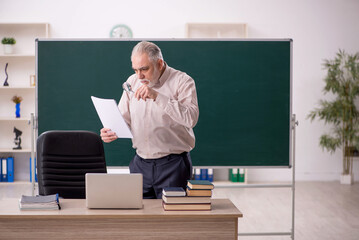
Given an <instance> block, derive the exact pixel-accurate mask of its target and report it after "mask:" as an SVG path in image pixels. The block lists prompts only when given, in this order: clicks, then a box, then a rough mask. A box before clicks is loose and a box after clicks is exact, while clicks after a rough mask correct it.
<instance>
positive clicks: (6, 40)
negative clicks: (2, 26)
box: [1, 37, 16, 45]
mask: <svg viewBox="0 0 359 240" xmlns="http://www.w3.org/2000/svg"><path fill="white" fill-rule="evenodd" d="M1 43H2V44H10V45H14V44H15V43H16V40H15V39H14V38H6V37H4V38H3V39H2V40H1Z"/></svg>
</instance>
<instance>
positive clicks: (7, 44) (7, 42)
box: [1, 37, 16, 54]
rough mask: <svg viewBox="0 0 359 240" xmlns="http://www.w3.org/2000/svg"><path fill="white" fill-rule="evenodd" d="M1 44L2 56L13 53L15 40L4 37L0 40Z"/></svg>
mask: <svg viewBox="0 0 359 240" xmlns="http://www.w3.org/2000/svg"><path fill="white" fill-rule="evenodd" d="M1 43H2V44H4V54H11V53H13V45H14V44H15V43H16V40H15V39H14V38H6V37H4V38H3V39H2V40H1Z"/></svg>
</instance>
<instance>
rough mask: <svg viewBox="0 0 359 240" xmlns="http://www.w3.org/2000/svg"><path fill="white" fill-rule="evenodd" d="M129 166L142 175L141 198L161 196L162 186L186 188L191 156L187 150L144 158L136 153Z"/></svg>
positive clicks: (189, 175)
mask: <svg viewBox="0 0 359 240" xmlns="http://www.w3.org/2000/svg"><path fill="white" fill-rule="evenodd" d="M129 167H130V172H131V173H142V175H143V198H162V189H163V188H164V187H183V188H184V189H186V185H187V180H189V179H191V175H192V161H191V156H190V154H189V153H187V152H184V153H181V154H170V155H168V156H165V157H162V158H157V159H144V158H141V157H140V156H138V155H137V154H136V155H135V157H134V158H133V160H132V161H131V162H130V165H129Z"/></svg>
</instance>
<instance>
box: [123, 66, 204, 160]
mask: <svg viewBox="0 0 359 240" xmlns="http://www.w3.org/2000/svg"><path fill="white" fill-rule="evenodd" d="M127 82H128V83H129V84H130V85H131V87H132V90H133V91H134V92H136V90H137V88H139V87H140V86H141V84H142V83H141V82H140V80H139V79H138V78H137V76H136V74H133V75H131V76H130V77H129V78H128V79H127ZM152 89H154V90H156V91H157V92H158V96H157V98H156V100H155V101H153V100H152V99H146V101H144V100H142V99H140V100H137V99H136V98H135V97H134V93H128V92H125V91H124V92H123V94H122V97H121V100H120V103H119V105H118V106H119V109H120V112H121V113H122V115H123V117H124V119H125V121H126V122H127V124H128V125H129V127H130V129H131V132H132V134H133V139H132V143H133V148H135V149H136V152H137V154H138V155H139V156H140V157H142V158H145V159H154V158H161V157H164V156H166V155H169V154H172V153H175V154H179V153H182V152H189V151H191V150H192V149H193V148H194V146H195V136H194V133H193V127H194V126H195V125H196V123H197V121H198V116H199V109H198V101H197V92H196V86H195V83H194V80H193V79H192V78H191V77H190V76H188V75H187V74H186V73H184V72H181V71H178V70H175V69H173V68H171V67H169V66H168V65H166V69H165V70H164V72H163V74H162V76H161V77H160V79H159V80H158V81H157V82H156V84H155V85H154V86H153V87H152Z"/></svg>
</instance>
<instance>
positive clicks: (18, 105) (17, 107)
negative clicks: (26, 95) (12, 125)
mask: <svg viewBox="0 0 359 240" xmlns="http://www.w3.org/2000/svg"><path fill="white" fill-rule="evenodd" d="M11 100H12V101H13V102H14V103H15V104H16V105H15V109H16V111H15V115H16V118H19V117H20V103H21V101H22V97H20V96H17V95H15V96H13V97H12V99H11Z"/></svg>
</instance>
